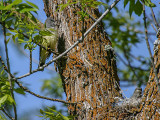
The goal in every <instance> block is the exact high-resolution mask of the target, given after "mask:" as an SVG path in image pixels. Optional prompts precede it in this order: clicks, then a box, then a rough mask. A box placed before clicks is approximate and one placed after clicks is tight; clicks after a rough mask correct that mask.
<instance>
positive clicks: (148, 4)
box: [142, 0, 156, 7]
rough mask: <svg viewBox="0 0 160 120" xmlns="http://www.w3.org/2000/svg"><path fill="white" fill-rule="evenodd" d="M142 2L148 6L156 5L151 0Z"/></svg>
mask: <svg viewBox="0 0 160 120" xmlns="http://www.w3.org/2000/svg"><path fill="white" fill-rule="evenodd" d="M142 2H143V1H142ZM144 4H145V5H146V6H148V7H156V5H155V4H154V3H152V2H151V0H144Z"/></svg>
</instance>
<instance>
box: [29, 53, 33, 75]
mask: <svg viewBox="0 0 160 120" xmlns="http://www.w3.org/2000/svg"><path fill="white" fill-rule="evenodd" d="M29 53H30V54H29V56H30V57H29V58H30V64H29V72H30V73H31V72H32V50H30V51H29Z"/></svg>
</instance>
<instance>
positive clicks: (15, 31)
mask: <svg viewBox="0 0 160 120" xmlns="http://www.w3.org/2000/svg"><path fill="white" fill-rule="evenodd" d="M9 31H11V32H14V33H18V31H17V30H11V29H9Z"/></svg>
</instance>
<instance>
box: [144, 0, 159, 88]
mask: <svg viewBox="0 0 160 120" xmlns="http://www.w3.org/2000/svg"><path fill="white" fill-rule="evenodd" d="M143 17H144V18H143V20H144V27H145V40H146V44H147V48H148V51H149V55H150V60H151V63H152V67H153V72H154V74H155V79H156V84H157V87H158V90H159V91H160V86H159V80H158V76H157V70H156V68H155V65H154V61H153V57H152V53H151V49H150V45H149V42H148V34H147V33H148V31H147V22H146V13H145V4H144V0H143Z"/></svg>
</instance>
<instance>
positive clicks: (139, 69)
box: [116, 53, 149, 71]
mask: <svg viewBox="0 0 160 120" xmlns="http://www.w3.org/2000/svg"><path fill="white" fill-rule="evenodd" d="M116 56H117V57H118V58H119V59H120V60H121V62H122V63H123V64H124V65H125V66H128V67H132V68H133V69H138V70H142V71H149V69H142V68H140V67H135V66H132V65H129V64H127V63H126V62H125V61H124V60H123V58H122V57H121V56H120V55H119V54H118V53H116Z"/></svg>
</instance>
